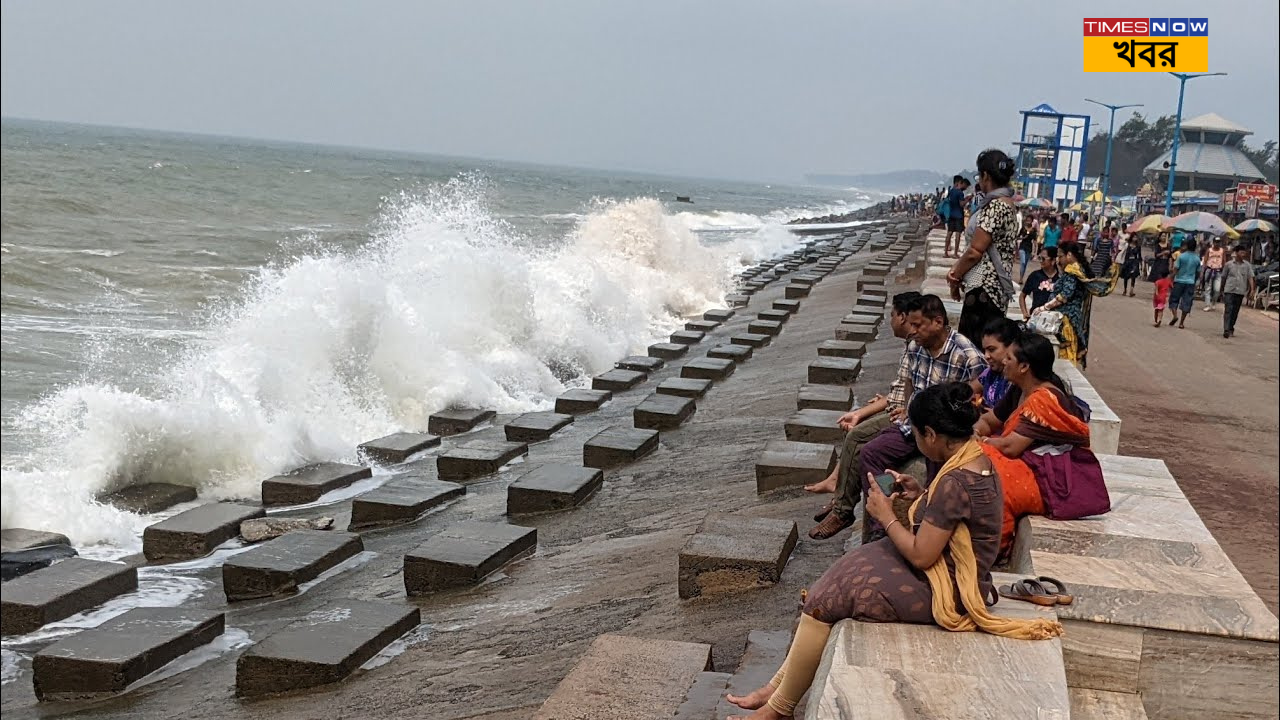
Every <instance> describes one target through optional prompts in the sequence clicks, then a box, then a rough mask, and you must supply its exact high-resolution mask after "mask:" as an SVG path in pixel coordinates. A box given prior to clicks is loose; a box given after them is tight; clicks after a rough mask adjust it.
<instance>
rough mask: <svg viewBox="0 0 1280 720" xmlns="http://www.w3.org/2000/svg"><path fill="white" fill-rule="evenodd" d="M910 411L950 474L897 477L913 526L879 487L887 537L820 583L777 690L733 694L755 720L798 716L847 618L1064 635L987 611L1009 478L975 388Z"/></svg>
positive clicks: (1043, 622) (923, 397) (959, 388)
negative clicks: (979, 428) (996, 458)
mask: <svg viewBox="0 0 1280 720" xmlns="http://www.w3.org/2000/svg"><path fill="white" fill-rule="evenodd" d="M907 414H908V416H909V417H910V419H911V430H912V433H913V434H914V436H915V441H916V446H917V447H919V448H920V452H921V453H923V454H924V456H925V457H926V458H928V459H929V460H932V461H933V462H936V463H939V464H941V465H942V469H941V470H939V471H938V475H937V478H936V479H935V480H934V481H933V483H932V484H931V485H930V486H929V489H928V490H926V491H921V488H920V484H919V483H918V482H916V480H915V479H914V478H911V477H909V476H907V475H896V474H895V479H896V480H897V483H898V484H899V485H900V486H901V487H902V488H903V491H902V494H903V495H904V496H905V497H908V498H915V502H914V503H913V504H912V505H911V509H910V511H908V517H910V518H911V524H910V525H904V524H903V523H902V522H901V521H899V520H898V518H897V517H895V515H894V511H893V503H892V498H891V497H887V496H885V494H884V493H883V492H882V491H881V490H880V485H879V484H878V483H876V482H875V481H874V480H873V481H872V482H871V494H870V496H869V499H868V500H867V512H868V513H870V514H871V516H872V517H874V518H876V519H877V520H879V521H880V522H881V523H882V524H883V525H884V527H885V530H886V531H887V532H888V537H885V538H882V539H880V540H877V541H875V542H873V543H870V544H868V545H862V546H859V547H857V548H855V549H853V550H852V551H850V552H849V553H847V554H845V556H844V557H842V558H840V559H839V560H837V561H836V562H835V564H834V565H832V566H831V569H829V570H827V572H826V573H824V574H823V576H822V577H821V578H820V579H819V580H818V582H817V583H815V584H814V586H813V588H812V590H811V591H810V592H809V593H808V596H807V597H806V599H805V604H804V609H803V612H802V614H801V615H800V627H799V628H798V629H797V630H796V635H795V638H794V639H793V640H792V642H791V649H790V651H789V652H788V653H787V659H786V661H785V662H783V664H782V668H781V669H779V670H778V673H777V675H775V676H774V677H773V680H770V681H769V684H767V685H765V686H764V687H762V688H760V689H758V690H755V691H754V692H752V693H750V694H748V695H744V696H741V697H739V696H735V695H729V696H728V698H727V699H728V700H729V702H731V703H733V704H734V705H737V706H738V707H741V708H745V709H747V710H754V711H755V712H754V713H752V714H751V715H750V716H749V717H750V718H751V720H766V719H767V720H777V719H778V718H788V717H791V715H792V713H793V712H794V710H795V707H796V703H798V702H799V701H800V698H801V697H802V696H804V694H805V692H807V691H808V690H809V686H810V685H811V684H812V683H813V676H814V674H815V673H816V672H817V670H818V662H819V660H820V659H821V658H822V650H823V648H824V647H825V646H826V644H827V638H828V637H829V636H830V634H831V627H832V625H833V624H834V623H836V622H839V621H841V620H846V619H854V620H861V621H866V622H906V623H921V624H927V623H937V624H938V625H941V626H942V627H943V628H945V629H947V630H953V631H972V630H983V631H984V632H989V633H993V634H996V635H1001V636H1004V637H1012V638H1022V639H1029V640H1044V639H1048V638H1052V637H1057V636H1058V635H1060V634H1061V633H1062V626H1061V625H1059V624H1058V623H1057V622H1054V621H1050V620H1047V619H1043V618H1037V619H1035V620H1012V619H1008V618H1002V617H997V616H995V615H992V614H991V613H990V611H988V610H987V600H988V598H990V599H992V600H994V598H995V592H994V588H992V585H991V565H992V563H994V562H995V559H996V552H997V551H998V549H999V547H1000V517H1001V501H1000V481H999V479H998V478H997V477H996V474H995V473H994V472H993V471H992V468H991V462H990V461H989V460H988V459H987V457H986V456H985V455H984V454H983V452H982V450H981V447H980V445H979V443H978V442H977V440H975V438H974V437H973V425H974V423H975V422H977V420H978V409H977V408H976V407H975V406H974V404H973V388H972V387H971V386H970V385H969V384H968V383H959V382H956V383H944V384H941V385H935V386H933V387H930V388H928V389H925V390H922V391H920V392H919V393H917V394H916V396H915V399H913V400H912V401H911V406H910V407H909V408H908V411H907ZM895 495H896V494H895Z"/></svg>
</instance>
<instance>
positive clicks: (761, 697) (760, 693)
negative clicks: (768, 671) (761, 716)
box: [724, 685, 776, 710]
mask: <svg viewBox="0 0 1280 720" xmlns="http://www.w3.org/2000/svg"><path fill="white" fill-rule="evenodd" d="M775 689H776V688H774V687H772V686H770V685H765V686H764V687H761V688H757V689H755V690H752V691H751V692H750V693H749V694H747V695H729V694H726V695H725V696H724V699H725V700H728V701H729V702H731V703H733V704H734V705H737V706H738V707H740V708H742V709H743V710H756V709H758V708H762V707H764V704H765V703H767V702H769V698H771V697H773V691H774V690H775Z"/></svg>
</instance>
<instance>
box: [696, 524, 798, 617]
mask: <svg viewBox="0 0 1280 720" xmlns="http://www.w3.org/2000/svg"><path fill="white" fill-rule="evenodd" d="M798 537H799V535H798V532H797V529H796V524H795V523H794V522H792V521H791V520H774V519H771V518H755V517H748V516H746V515H724V514H720V513H711V514H708V515H707V517H706V518H705V519H704V520H703V521H702V524H701V525H699V526H698V530H697V531H696V532H695V533H694V534H693V536H692V537H690V538H689V541H688V542H686V543H685V546H684V548H683V549H682V550H681V551H680V572H679V580H678V590H679V593H680V597H681V598H685V599H688V598H695V597H701V596H704V595H711V594H719V593H724V592H735V591H743V590H749V589H753V588H757V587H764V586H767V585H772V584H774V583H776V582H778V580H779V579H780V578H781V577H782V570H783V568H785V567H786V566H787V560H788V559H789V558H790V557H791V551H792V550H793V549H795V546H796V540H797V539H798Z"/></svg>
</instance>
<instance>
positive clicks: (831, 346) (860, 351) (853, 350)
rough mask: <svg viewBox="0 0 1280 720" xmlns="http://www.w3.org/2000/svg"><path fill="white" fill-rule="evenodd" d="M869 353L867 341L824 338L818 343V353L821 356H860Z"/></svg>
mask: <svg viewBox="0 0 1280 720" xmlns="http://www.w3.org/2000/svg"><path fill="white" fill-rule="evenodd" d="M866 354H867V344H866V343H865V342H855V341H853V340H823V341H822V342H821V343H819V344H818V355H819V356H821V357H843V358H860V357H862V356H863V355H866Z"/></svg>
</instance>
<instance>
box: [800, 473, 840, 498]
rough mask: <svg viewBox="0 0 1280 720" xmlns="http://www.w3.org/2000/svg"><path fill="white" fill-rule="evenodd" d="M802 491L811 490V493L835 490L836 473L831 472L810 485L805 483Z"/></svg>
mask: <svg viewBox="0 0 1280 720" xmlns="http://www.w3.org/2000/svg"><path fill="white" fill-rule="evenodd" d="M804 491H805V492H811V493H833V492H835V491H836V474H835V473H831V474H830V475H828V476H826V477H825V478H823V479H822V481H821V482H816V483H813V484H812V485H805V486H804Z"/></svg>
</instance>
